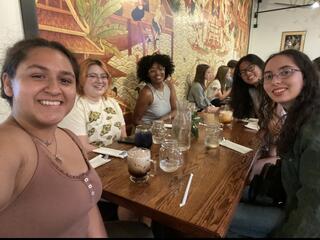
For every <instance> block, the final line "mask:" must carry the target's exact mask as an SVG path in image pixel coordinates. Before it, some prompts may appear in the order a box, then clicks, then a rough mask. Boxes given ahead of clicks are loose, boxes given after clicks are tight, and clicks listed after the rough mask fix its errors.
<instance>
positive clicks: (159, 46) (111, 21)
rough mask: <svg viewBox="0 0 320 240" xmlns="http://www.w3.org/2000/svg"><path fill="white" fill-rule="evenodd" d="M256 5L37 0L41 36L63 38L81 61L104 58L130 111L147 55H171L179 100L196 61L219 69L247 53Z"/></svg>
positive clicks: (215, 0) (243, 1)
mask: <svg viewBox="0 0 320 240" xmlns="http://www.w3.org/2000/svg"><path fill="white" fill-rule="evenodd" d="M251 6H252V0H234V1H230V0H90V1H89V0H38V1H36V7H37V15H38V25H39V32H40V36H42V37H44V38H49V39H50V40H56V41H60V42H62V43H63V44H65V45H66V46H67V47H68V48H70V49H71V50H72V51H73V52H74V53H75V54H76V56H77V58H78V59H79V61H81V60H83V59H85V58H87V57H89V56H93V57H100V58H102V59H103V60H104V61H105V62H106V63H107V65H108V67H110V69H111V73H112V75H113V87H112V88H113V89H114V90H115V91H114V94H115V95H116V99H117V100H118V101H119V103H120V105H121V107H122V108H123V110H124V111H125V112H126V111H129V112H130V111H132V110H133V108H134V106H135V101H136V99H137V95H138V91H137V86H138V84H139V83H138V80H137V78H136V62H137V61H138V60H139V58H140V57H142V56H143V55H146V54H152V53H154V52H161V53H164V54H168V55H170V56H172V58H173V62H174V64H175V66H176V68H175V73H174V74H173V76H172V79H173V80H174V82H175V85H176V89H177V96H178V98H179V99H182V98H186V95H187V91H188V89H189V84H190V82H191V81H192V80H193V77H194V74H195V67H196V65H197V64H199V63H207V64H209V65H211V66H212V67H213V69H214V72H216V70H217V68H218V67H219V66H220V65H225V64H226V63H227V61H228V60H230V59H239V58H240V57H241V56H243V55H245V54H246V53H247V49H248V41H249V40H248V39H249V28H250V22H249V20H250V13H251ZM98 10H99V11H98ZM134 11H136V12H138V13H139V14H138V15H135V16H138V17H137V18H138V19H133V18H134V17H133V15H134ZM90 14H91V15H93V16H97V17H96V18H92V16H91V18H90ZM142 15H143V17H142V18H141V16H142ZM99 24H100V25H99ZM157 26H158V28H157ZM102 28H103V29H102ZM99 29H100V30H101V29H102V30H101V31H100V30H99ZM111 30H112V31H111ZM99 31H100V32H99ZM140 35H141V36H140Z"/></svg>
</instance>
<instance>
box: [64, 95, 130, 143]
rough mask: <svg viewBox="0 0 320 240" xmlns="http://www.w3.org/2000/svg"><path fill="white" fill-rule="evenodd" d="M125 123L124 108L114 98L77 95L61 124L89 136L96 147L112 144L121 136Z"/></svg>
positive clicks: (78, 133)
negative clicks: (92, 99) (96, 98)
mask: <svg viewBox="0 0 320 240" xmlns="http://www.w3.org/2000/svg"><path fill="white" fill-rule="evenodd" d="M124 125H125V122H124V118H123V114H122V110H121V108H120V106H119V104H118V103H117V101H116V100H115V99H113V98H110V97H108V98H107V99H106V98H101V99H100V100H99V102H94V101H90V100H89V99H87V98H84V97H77V99H76V101H75V104H74V106H73V109H72V110H71V112H70V113H69V114H68V115H67V116H66V117H65V118H64V119H63V121H62V122H61V123H60V124H59V126H60V127H63V128H67V129H70V130H71V131H72V132H74V133H75V134H76V135H78V136H85V135H87V136H88V139H89V143H90V144H92V145H94V146H96V147H103V146H107V145H109V144H111V143H112V142H113V141H114V140H118V139H119V138H120V137H121V127H122V126H124Z"/></svg>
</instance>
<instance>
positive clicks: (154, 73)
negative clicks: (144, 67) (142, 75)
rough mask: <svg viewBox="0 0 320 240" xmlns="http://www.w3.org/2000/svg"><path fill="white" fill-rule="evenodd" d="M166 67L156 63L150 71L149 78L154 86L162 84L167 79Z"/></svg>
mask: <svg viewBox="0 0 320 240" xmlns="http://www.w3.org/2000/svg"><path fill="white" fill-rule="evenodd" d="M165 70H166V69H165V67H164V66H162V65H161V64H159V63H154V64H153V65H152V66H151V68H150V69H149V71H148V76H149V78H150V80H151V84H152V85H158V84H161V83H162V82H163V81H164V79H165V73H166V71H165Z"/></svg>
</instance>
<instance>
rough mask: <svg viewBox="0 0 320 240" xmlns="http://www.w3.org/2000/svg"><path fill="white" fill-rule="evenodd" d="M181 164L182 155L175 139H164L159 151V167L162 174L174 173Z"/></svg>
mask: <svg viewBox="0 0 320 240" xmlns="http://www.w3.org/2000/svg"><path fill="white" fill-rule="evenodd" d="M182 164H183V155H182V152H181V151H180V150H179V148H178V142H177V140H175V139H165V140H164V141H163V142H162V143H161V147H160V150H159V165H160V168H161V169H162V170H163V171H164V172H175V171H176V170H177V169H178V168H179V167H180V166H182Z"/></svg>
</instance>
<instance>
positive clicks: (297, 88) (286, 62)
mask: <svg viewBox="0 0 320 240" xmlns="http://www.w3.org/2000/svg"><path fill="white" fill-rule="evenodd" d="M264 76H265V79H264V82H263V87H264V90H265V91H266V92H267V94H268V95H269V97H270V98H271V99H272V100H273V101H274V102H277V103H280V104H282V105H284V106H287V105H290V104H291V103H292V102H293V101H294V100H295V99H296V97H297V96H298V95H299V94H300V92H301V90H302V88H303V75H302V73H301V72H300V69H299V68H298V66H297V65H296V64H295V63H294V62H293V60H292V59H291V58H289V57H287V56H284V55H278V56H275V57H274V58H272V59H270V60H269V62H268V63H267V65H266V67H265V70H264Z"/></svg>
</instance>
